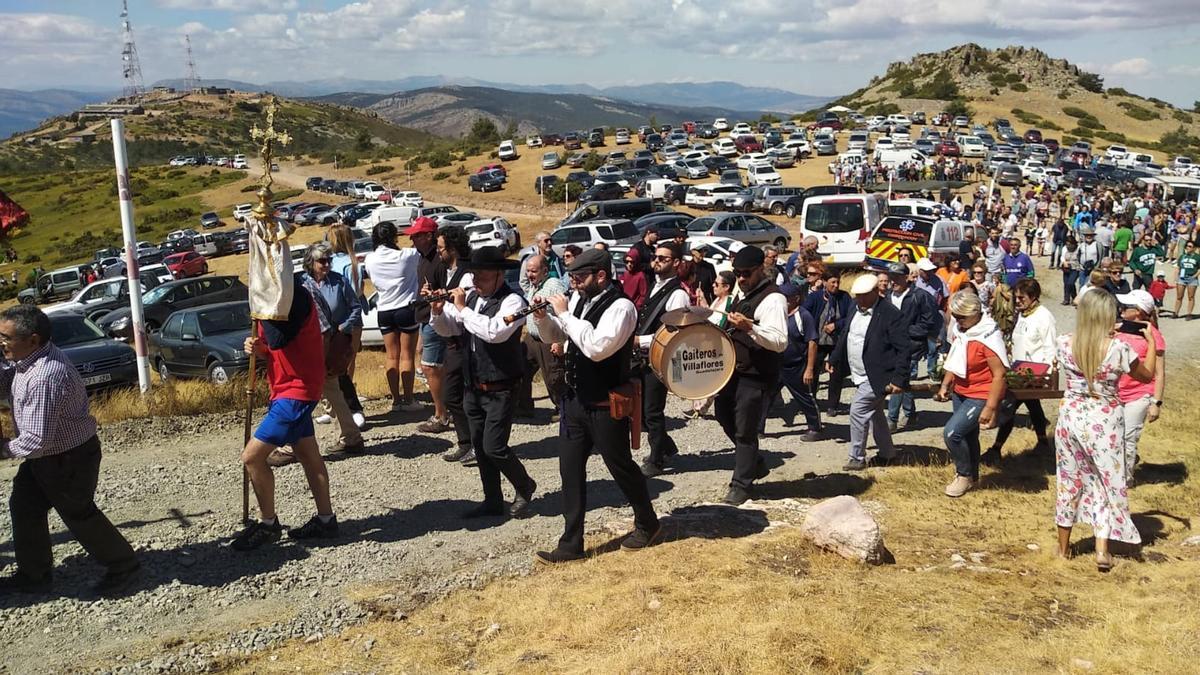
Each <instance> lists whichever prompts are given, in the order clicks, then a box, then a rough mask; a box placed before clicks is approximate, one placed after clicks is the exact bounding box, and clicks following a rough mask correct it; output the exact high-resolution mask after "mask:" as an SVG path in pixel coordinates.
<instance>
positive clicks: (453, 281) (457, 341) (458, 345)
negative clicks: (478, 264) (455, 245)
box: [442, 260, 467, 349]
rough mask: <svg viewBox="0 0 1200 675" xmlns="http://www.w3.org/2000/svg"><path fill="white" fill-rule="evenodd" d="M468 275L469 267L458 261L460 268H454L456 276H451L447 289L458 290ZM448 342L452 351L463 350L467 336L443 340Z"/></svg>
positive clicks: (455, 336)
mask: <svg viewBox="0 0 1200 675" xmlns="http://www.w3.org/2000/svg"><path fill="white" fill-rule="evenodd" d="M466 274H467V266H466V265H465V264H464V263H463V261H462V260H459V261H458V267H456V268H454V274H452V275H450V279H449V281H447V282H446V288H458V285H459V284H460V283H462V278H463V277H464V276H466ZM442 339H443V340H445V341H446V346H447V347H449V348H450V349H462V348H463V347H465V346H466V344H467V338H466V336H465V335H454V336H451V337H448V338H442Z"/></svg>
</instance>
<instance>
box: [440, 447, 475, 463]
mask: <svg viewBox="0 0 1200 675" xmlns="http://www.w3.org/2000/svg"><path fill="white" fill-rule="evenodd" d="M470 454H473V453H472V452H471V446H469V445H464V446H462V447H458V448H454V449H452V450H447V451H446V452H445V453H443V454H442V459H444V460H446V461H447V462H461V461H463V458H465V457H466V456H467V455H470Z"/></svg>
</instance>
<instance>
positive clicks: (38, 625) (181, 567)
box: [0, 263, 1197, 673]
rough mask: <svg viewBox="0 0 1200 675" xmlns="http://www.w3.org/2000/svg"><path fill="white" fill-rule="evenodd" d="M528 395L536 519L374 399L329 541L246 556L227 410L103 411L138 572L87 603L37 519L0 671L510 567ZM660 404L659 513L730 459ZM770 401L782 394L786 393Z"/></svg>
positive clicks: (710, 495) (786, 465) (89, 657)
mask: <svg viewBox="0 0 1200 675" xmlns="http://www.w3.org/2000/svg"><path fill="white" fill-rule="evenodd" d="M1041 264H1044V263H1039V267H1040V266H1041ZM1040 271H1041V270H1039V272H1040ZM1046 285H1047V286H1048V287H1049V288H1047V296H1048V297H1047V298H1046V300H1047V306H1049V307H1050V308H1051V309H1052V310H1053V311H1054V312H1055V314H1056V315H1058V317H1059V329H1060V331H1066V330H1069V329H1070V328H1071V326H1072V325H1073V313H1074V312H1073V310H1071V309H1069V308H1064V307H1061V306H1060V305H1059V304H1058V302H1057V289H1056V288H1054V286H1055V283H1054V278H1053V277H1050V278H1049V283H1047V284H1046ZM1194 326H1195V324H1188V323H1186V322H1182V321H1179V322H1176V321H1172V320H1167V321H1165V322H1164V332H1165V334H1166V336H1167V340H1168V344H1169V347H1170V353H1171V354H1173V355H1174V359H1175V360H1173V361H1171V363H1172V364H1173V367H1172V368H1170V370H1174V369H1175V368H1177V367H1178V365H1179V364H1180V362H1181V361H1182V360H1184V359H1186V360H1189V361H1194V357H1195V354H1196V339H1197V336H1196V333H1197V332H1196V331H1195V330H1194V329H1193V328H1194ZM1189 329H1193V330H1189ZM538 405H539V406H540V408H539V417H538V418H537V420H535V422H534V423H523V424H518V425H516V426H515V427H514V429H513V435H512V445H513V447H514V448H516V450H517V451H518V453H519V454H521V455H522V456H523V457H524V458H525V459H526V462H527V466H528V467H529V470H530V473H531V474H532V475H533V476H534V478H535V479H536V480H537V482H538V484H539V486H540V487H539V492H538V494H537V498H536V499H535V501H534V509H535V511H536V513H537V515H536V516H535V517H533V518H530V519H528V520H521V521H507V522H500V521H492V522H477V521H471V522H468V521H463V520H461V519H459V518H458V514H459V513H460V512H461V511H463V510H464V509H465V508H467V507H468V506H469V505H470V504H471V503H472V500H475V499H478V498H479V496H480V490H479V480H478V475H477V473H476V472H475V470H474V469H466V468H462V467H460V466H457V465H450V464H448V463H446V462H444V461H442V460H441V459H440V458H439V457H438V455H439V454H440V453H441V452H442V451H444V450H446V449H447V448H448V447H449V445H450V442H451V438H452V434H443V435H441V436H437V437H431V436H424V435H421V434H419V433H417V432H416V429H415V426H416V424H417V423H418V422H419V421H420V420H421V419H423V416H422V415H420V414H417V413H412V414H408V415H391V414H390V413H387V412H386V409H387V408H386V402H383V401H376V402H371V403H368V406H367V407H368V410H367V412H368V415H369V419H370V420H371V422H372V425H373V426H372V428H371V429H369V430H368V431H367V432H366V433H365V438H366V442H367V445H368V448H369V450H368V452H367V453H366V454H365V455H362V456H355V457H350V458H346V459H343V460H341V461H336V462H331V464H330V475H331V483H332V487H333V501H334V506H335V509H336V510H337V512H338V516H339V519H340V521H341V525H342V532H343V535H342V537H341V538H340V539H339V540H338V541H336V542H335V543H333V544H332V545H328V546H320V547H305V546H300V545H297V544H295V543H293V542H289V541H287V540H284V541H283V542H281V543H280V544H279V545H277V546H273V547H267V548H266V549H265V550H260V551H256V552H251V553H248V554H241V553H236V552H234V551H232V550H231V549H230V548H229V547H228V543H229V539H230V537H231V535H232V534H233V533H234V532H235V531H236V530H237V529H238V527H239V522H238V521H239V518H240V510H241V494H240V493H241V468H240V466H239V464H238V463H237V453H238V450H239V449H240V447H241V437H242V420H241V417H240V415H237V414H219V415H209V416H203V417H194V418H171V419H156V420H142V421H135V422H124V423H120V424H115V425H109V426H108V427H105V428H104V429H102V431H101V439H102V441H103V447H104V452H105V460H104V464H103V469H102V474H101V479H100V489H99V491H98V497H97V498H98V502H99V503H100V505H101V507H102V508H103V509H104V510H105V511H106V512H107V513H108V515H109V517H110V518H111V519H112V520H113V521H114V522H115V523H117V524H118V525H119V526H120V527H121V529H122V531H123V532H124V533H125V535H126V536H127V537H128V538H129V539H130V541H131V542H132V543H133V544H134V546H135V547H136V548H137V549H138V550H139V551H140V555H141V559H142V562H143V564H144V566H145V576H144V581H143V583H142V584H141V585H140V586H139V587H138V589H137V591H136V592H135V593H134V594H133V595H131V596H130V597H128V598H124V599H119V600H102V601H93V600H91V599H89V598H88V597H87V595H86V590H87V588H88V587H89V586H90V585H91V583H93V582H94V581H95V580H96V579H97V578H98V575H99V573H100V569H99V568H98V567H97V566H96V565H94V564H93V563H91V562H90V561H88V560H87V558H86V556H85V555H84V554H83V552H82V549H81V548H80V547H79V546H78V544H76V543H75V542H74V541H73V540H71V539H70V537H69V536H68V535H67V534H66V533H65V532H64V531H63V528H62V526H61V523H59V522H58V520H57V517H56V516H52V517H51V522H52V527H53V529H54V537H55V541H56V543H57V545H56V547H55V555H56V560H57V567H56V569H55V574H56V579H55V581H56V592H57V593H59V596H58V597H56V598H54V599H47V598H33V599H28V598H0V634H3V635H6V636H8V639H7V640H6V645H5V648H4V652H5V658H4V659H3V660H2V662H0V672H12V673H32V672H60V671H63V670H67V669H70V670H93V669H94V670H99V671H117V672H145V671H151V672H164V671H199V670H206V669H211V668H214V667H216V666H219V665H220V664H221V663H222V662H223V660H224V659H228V658H230V657H236V656H238V655H242V654H246V653H249V652H251V651H254V650H258V649H263V648H266V647H269V646H272V645H275V644H278V643H279V642H281V641H284V640H289V639H294V638H303V639H306V640H318V639H321V638H322V637H323V636H327V635H330V634H334V633H337V632H339V631H340V630H342V629H343V628H344V627H346V626H347V625H351V624H353V623H354V622H356V621H360V620H362V619H364V618H366V617H367V616H369V615H371V614H376V615H378V614H380V613H385V614H396V613H403V612H406V611H411V610H412V608H414V607H416V606H418V605H420V604H422V603H424V602H426V601H428V600H429V599H432V598H436V597H439V596H440V595H442V594H445V593H447V592H449V591H451V590H453V589H457V588H462V587H479V586H482V585H483V584H485V583H486V582H487V581H488V580H489V579H491V578H493V577H497V576H510V575H520V574H525V573H527V572H528V570H529V569H530V565H531V553H532V552H533V551H534V550H536V549H537V548H542V547H549V546H552V545H553V544H554V542H555V541H556V539H557V537H558V535H559V533H560V531H561V527H562V518H561V515H560V508H561V507H560V504H561V502H560V498H559V494H558V486H559V478H558V467H557V461H556V453H555V443H556V439H555V431H556V425H552V424H550V422H549V413H550V411H549V409H548V402H547V401H546V400H545V399H544V398H543V399H540V400H539V401H538ZM669 406H670V410H671V411H672V412H673V413H674V416H673V418H672V419H670V424H671V429H672V431H671V433H672V436H673V437H674V438H675V439H676V442H677V443H678V444H679V447H680V450H681V452H682V455H681V456H680V457H679V458H678V460H677V461H676V462H675V465H674V470H673V471H672V472H670V473H668V474H666V475H664V476H662V477H661V478H659V479H656V480H653V481H651V488H652V493H653V495H654V496H655V503H656V507H657V508H658V510H659V511H660V513H666V512H668V511H671V510H673V509H682V508H684V507H689V506H693V505H695V504H698V503H705V502H711V501H715V500H717V499H719V498H720V497H721V496H722V495H723V494H724V488H725V485H726V484H727V482H728V480H729V476H730V473H731V471H732V468H733V455H732V452H731V451H730V449H729V445H728V443H727V442H726V441H725V438H724V436H723V434H722V433H721V431H720V428H719V426H718V425H717V424H716V422H715V421H714V420H712V419H711V418H707V419H702V420H693V421H684V420H683V419H682V417H681V416H680V415H679V414H678V411H679V410H681V408H682V404H681V403H680V402H679V401H677V400H672V402H671V403H670V404H669ZM918 406H919V408H918V409H919V410H921V411H922V413H923V414H922V421H921V424H922V428H919V429H916V430H902V431H901V432H900V433H899V434H898V435H897V437H896V439H897V442H898V443H899V444H900V445H901V447H902V448H903V447H904V446H916V447H919V446H932V447H936V448H941V447H942V442H941V425H942V424H943V423H944V421H945V419H946V416H947V414H948V406H947V405H946V404H936V403H934V402H932V401H930V400H929V399H923V400H921V402H920V403H919V404H918ZM783 411H786V412H788V413H791V412H794V407H793V406H792V405H791V404H790V403H789V404H787V405H786V406H784V408H783ZM777 412H782V411H777ZM260 414H261V411H260ZM1164 414H1170V412H1169V409H1168V411H1167V412H1165V413H1164ZM827 422H829V423H830V424H829V430H830V436H831V439H832V440H826V441H821V442H818V443H811V444H803V443H800V442H799V441H797V440H796V436H797V435H798V432H799V429H798V428H797V429H791V428H787V427H785V426H784V424H783V421H782V420H781V419H780V418H779V416H778V415H776V416H775V417H772V419H771V420H770V421H769V423H768V429H767V432H768V433H767V437H766V438H765V439H764V440H763V442H762V447H763V448H764V450H765V451H766V452H767V458H768V465H769V466H770V467H771V468H772V472H771V475H770V477H769V478H768V479H767V481H766V482H765V483H764V484H763V485H762V486H761V487H760V489H759V494H760V496H762V497H765V498H767V499H783V498H787V497H795V496H800V495H802V496H805V497H825V496H829V494H824V493H823V492H822V491H820V490H814V486H815V485H817V483H814V482H811V481H807V480H806V479H807V478H812V477H813V476H814V475H825V474H831V473H837V472H838V471H840V466H841V464H842V463H843V461H844V457H845V452H846V446H845V444H844V441H843V440H842V439H845V438H847V437H848V430H847V428H846V418H845V417H839V418H833V419H831V420H827ZM318 433H319V435H320V441H321V444H322V446H325V447H327V446H329V445H331V444H332V443H333V441H334V439H333V438H332V429H331V428H330V427H320V426H319V427H318ZM1017 440H1019V439H1015V440H1014V441H1013V444H1014V445H1016V443H1017ZM643 451H644V449H643ZM16 468H17V465H16V463H15V462H4V463H3V464H0V491H3V492H5V493H6V492H7V491H8V490H9V488H10V486H11V480H12V476H13V474H15V472H16ZM933 470H941V469H933ZM277 476H278V484H277V492H278V495H279V500H278V501H279V511H280V516H281V519H282V520H283V522H284V523H285V524H288V525H298V524H300V523H302V522H303V521H304V520H306V519H307V518H308V517H309V516H310V515H311V513H312V510H313V508H312V502H311V500H310V498H309V497H308V493H307V487H306V485H305V483H304V479H303V473H302V471H301V469H300V467H299V466H291V467H286V468H284V469H281V470H279V471H278V472H277ZM591 477H592V479H593V480H592V482H591V485H590V489H589V497H590V504H589V505H590V507H591V508H592V512H591V513H590V514H589V517H588V523H589V526H590V527H591V528H593V529H594V530H605V528H606V527H610V526H611V523H612V522H613V521H615V520H620V519H624V518H626V517H628V515H629V512H628V510H627V509H626V508H623V507H621V506H620V504H621V503H622V498H621V496H620V493H619V491H618V490H617V489H616V486H615V484H614V483H613V482H612V481H611V480H610V479H608V477H607V475H606V473H605V471H604V468H603V465H602V463H601V462H599V461H593V462H592V464H591ZM846 478H847V479H846V480H844V481H839V482H838V485H841V486H842V487H846V486H851V487H852V486H853V481H858V482H860V483H862V482H863V481H866V480H870V474H869V473H868V474H864V475H863V477H861V478H860V477H846ZM825 485H826V487H825V488H824V491H825V492H829V491H830V490H829V487H828V484H825ZM506 487H507V486H506ZM509 494H510V495H511V491H510V492H509ZM0 496H4V495H0ZM5 501H7V500H5ZM12 565H13V558H12V543H11V523H10V521H9V516H8V510H7V509H6V508H5V509H0V574H5V575H6V574H10V573H12V571H13V570H12V569H11V567H12ZM364 598H365V599H364Z"/></svg>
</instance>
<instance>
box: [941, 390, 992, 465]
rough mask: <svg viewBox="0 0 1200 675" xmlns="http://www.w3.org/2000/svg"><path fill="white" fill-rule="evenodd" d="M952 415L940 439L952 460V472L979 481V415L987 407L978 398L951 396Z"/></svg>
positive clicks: (983, 401) (984, 402) (982, 400)
mask: <svg viewBox="0 0 1200 675" xmlns="http://www.w3.org/2000/svg"><path fill="white" fill-rule="evenodd" d="M950 400H951V401H952V402H953V406H954V413H953V414H952V415H950V419H949V420H947V421H946V428H945V429H944V430H943V431H942V438H943V439H945V441H946V449H947V450H949V451H950V458H951V459H953V460H954V471H955V473H957V474H958V475H960V476H967V477H968V478H970V479H971V480H979V413H980V412H981V411H982V410H983V408H984V406H986V405H987V401H985V400H984V399H980V398H964V397H962V396H959V395H958V394H953V395H952V396H951V399H950Z"/></svg>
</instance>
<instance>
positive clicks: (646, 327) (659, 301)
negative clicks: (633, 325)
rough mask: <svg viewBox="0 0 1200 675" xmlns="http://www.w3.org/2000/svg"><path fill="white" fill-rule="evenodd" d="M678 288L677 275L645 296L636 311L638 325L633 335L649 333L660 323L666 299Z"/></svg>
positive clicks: (656, 328)
mask: <svg viewBox="0 0 1200 675" xmlns="http://www.w3.org/2000/svg"><path fill="white" fill-rule="evenodd" d="M677 288H679V277H674V278H672V279H671V280H670V281H668V282H667V283H665V284H663V286H662V288H660V289H658V292H657V293H655V294H654V295H652V296H650V297H649V298H646V304H644V305H642V309H641V311H640V312H638V326H637V331H635V332H634V335H650V334H652V333H654V331H656V330H658V327H659V326H661V325H662V315H663V312H664V311H665V310H666V309H667V300H668V299H670V297H671V294H672V293H674V292H675V289H677Z"/></svg>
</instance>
